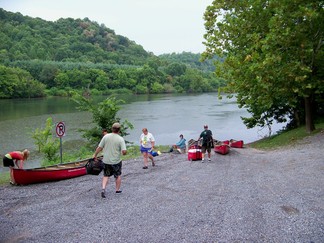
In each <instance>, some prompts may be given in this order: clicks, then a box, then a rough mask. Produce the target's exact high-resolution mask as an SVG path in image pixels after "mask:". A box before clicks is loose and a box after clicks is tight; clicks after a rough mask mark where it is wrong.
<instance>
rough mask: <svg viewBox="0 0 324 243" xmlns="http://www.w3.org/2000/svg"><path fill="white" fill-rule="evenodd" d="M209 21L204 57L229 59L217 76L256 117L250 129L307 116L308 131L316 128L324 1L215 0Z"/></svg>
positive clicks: (206, 17)
mask: <svg viewBox="0 0 324 243" xmlns="http://www.w3.org/2000/svg"><path fill="white" fill-rule="evenodd" d="M204 20H205V28H206V34H205V35H204V38H205V39H206V41H205V42H204V44H205V45H206V51H205V52H204V53H203V58H212V57H213V56H214V55H215V54H217V55H218V56H220V57H222V58H225V61H224V62H222V61H218V62H217V63H216V73H217V74H218V75H219V76H220V77H222V78H225V79H226V80H228V81H229V83H228V86H227V90H229V91H231V92H235V93H236V94H237V101H238V103H239V106H240V107H246V108H247V109H248V111H249V112H250V113H251V114H252V117H251V118H245V120H244V122H245V124H246V125H248V127H253V126H256V125H261V126H264V125H271V123H272V122H273V120H277V121H278V122H282V121H284V120H285V119H286V117H287V116H289V117H290V118H294V117H296V116H298V115H300V114H305V115H304V118H305V119H304V120H305V123H306V130H307V131H308V132H310V131H312V130H314V129H315V127H314V121H313V115H314V114H313V109H312V107H313V106H314V105H316V103H318V102H320V99H321V98H322V96H323V91H324V82H323V77H324V75H323V72H321V71H320V70H323V59H324V58H323V54H324V52H323V44H324V42H323V35H324V29H323V23H324V2H323V1H318V0H308V1H303V0H295V1H289V0H272V1H267V0H250V1H220V0H215V1H213V3H212V5H210V6H208V7H207V9H206V12H205V14H204ZM301 103H304V108H302V107H300V106H299V105H300V104H301Z"/></svg>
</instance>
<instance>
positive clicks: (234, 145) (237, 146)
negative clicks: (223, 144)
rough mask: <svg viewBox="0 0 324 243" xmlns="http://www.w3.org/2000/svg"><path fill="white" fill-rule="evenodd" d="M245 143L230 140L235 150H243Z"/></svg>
mask: <svg viewBox="0 0 324 243" xmlns="http://www.w3.org/2000/svg"><path fill="white" fill-rule="evenodd" d="M243 145H244V142H243V140H234V139H231V140H230V146H231V147H233V148H243Z"/></svg>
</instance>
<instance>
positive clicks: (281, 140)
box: [249, 122, 324, 150]
mask: <svg viewBox="0 0 324 243" xmlns="http://www.w3.org/2000/svg"><path fill="white" fill-rule="evenodd" d="M316 127H317V129H316V130H314V131H313V132H312V133H311V134H309V133H307V132H306V131H305V127H304V126H301V127H299V128H295V129H291V130H288V131H283V132H281V133H279V134H277V135H274V136H271V137H267V138H265V139H261V140H259V141H256V142H253V143H251V144H250V145H249V146H250V147H252V148H257V149H264V150H273V149H277V148H280V147H282V146H288V145H292V144H295V143H296V142H298V141H300V140H302V139H303V138H305V137H307V136H309V135H315V134H317V133H320V132H323V131H324V122H321V123H316Z"/></svg>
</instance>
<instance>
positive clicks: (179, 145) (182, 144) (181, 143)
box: [170, 134, 186, 153]
mask: <svg viewBox="0 0 324 243" xmlns="http://www.w3.org/2000/svg"><path fill="white" fill-rule="evenodd" d="M179 137H180V140H179V142H177V143H176V144H175V145H173V146H172V147H171V148H170V152H172V151H173V150H174V149H177V150H178V151H179V152H180V153H182V152H185V151H186V139H185V138H184V137H183V135H182V134H180V136H179Z"/></svg>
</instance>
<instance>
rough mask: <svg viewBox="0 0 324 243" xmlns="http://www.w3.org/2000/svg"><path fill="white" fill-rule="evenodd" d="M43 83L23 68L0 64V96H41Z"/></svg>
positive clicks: (43, 90)
mask: <svg viewBox="0 0 324 243" xmlns="http://www.w3.org/2000/svg"><path fill="white" fill-rule="evenodd" d="M44 92H45V85H44V84H42V83H39V82H37V81H36V80H34V79H33V78H32V76H31V75H30V74H29V73H28V72H27V71H25V70H22V69H19V68H10V67H5V66H2V65H0V98H25V97H27V98H32V97H42V96H43V95H44Z"/></svg>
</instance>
